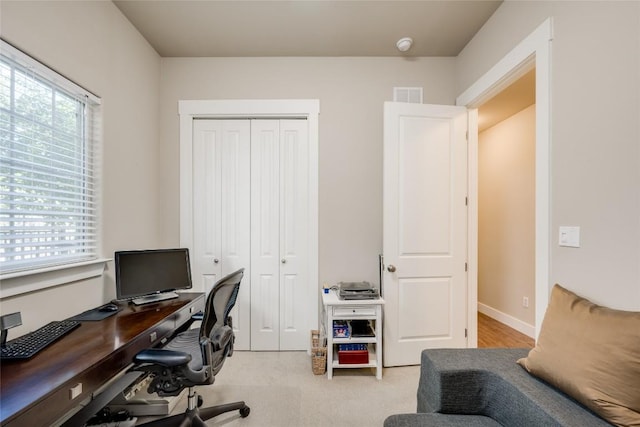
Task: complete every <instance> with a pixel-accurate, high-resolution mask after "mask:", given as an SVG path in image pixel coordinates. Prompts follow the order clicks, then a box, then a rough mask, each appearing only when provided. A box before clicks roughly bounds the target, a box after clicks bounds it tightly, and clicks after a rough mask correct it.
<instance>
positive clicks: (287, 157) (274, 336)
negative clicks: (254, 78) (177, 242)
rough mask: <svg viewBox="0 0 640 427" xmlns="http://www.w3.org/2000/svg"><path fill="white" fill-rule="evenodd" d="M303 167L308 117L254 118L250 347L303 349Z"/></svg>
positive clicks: (305, 198)
mask: <svg viewBox="0 0 640 427" xmlns="http://www.w3.org/2000/svg"><path fill="white" fill-rule="evenodd" d="M307 165H308V130H307V122H306V120H252V122H251V262H252V268H251V349H252V350H303V349H306V347H307V341H308V333H309V332H308V330H307V329H308V328H307V326H306V325H307V323H306V318H305V313H307V312H308V307H307V305H306V304H307V301H310V300H311V299H310V298H309V295H307V293H308V292H309V291H308V288H309V287H308V286H307V279H306V278H307V275H308V247H307V245H308V238H307V229H308V224H307V218H308V212H307V209H308V196H307V186H308V166H307Z"/></svg>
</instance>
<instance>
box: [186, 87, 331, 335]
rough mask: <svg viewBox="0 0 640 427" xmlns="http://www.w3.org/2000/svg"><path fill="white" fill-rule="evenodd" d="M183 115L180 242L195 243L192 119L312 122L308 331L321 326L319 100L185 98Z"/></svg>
mask: <svg viewBox="0 0 640 427" xmlns="http://www.w3.org/2000/svg"><path fill="white" fill-rule="evenodd" d="M178 114H179V116H180V245H181V246H183V247H192V246H193V221H192V218H193V198H192V196H193V173H192V165H193V145H192V143H193V120H195V119H201V118H210V119H223V118H227V119H228V118H245V119H246V118H304V119H306V120H307V122H308V125H309V165H308V166H309V184H308V185H309V187H308V188H309V193H308V195H309V209H308V212H309V218H308V224H309V239H308V245H309V246H308V252H307V253H308V254H309V270H308V271H309V287H312V289H313V292H310V295H312V299H311V301H309V302H308V305H307V307H305V310H307V312H308V316H309V317H308V325H309V330H311V329H317V327H318V293H319V292H320V291H319V289H320V288H319V286H318V116H319V114H320V101H319V100H317V99H275V100H268V99H265V100H262V99H261V100H239V99H238V100H236V99H234V100H183V101H178Z"/></svg>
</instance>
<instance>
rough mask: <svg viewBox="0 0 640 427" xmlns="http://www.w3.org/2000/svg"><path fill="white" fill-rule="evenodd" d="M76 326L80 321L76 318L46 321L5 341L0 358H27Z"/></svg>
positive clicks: (0, 348) (0, 351)
mask: <svg viewBox="0 0 640 427" xmlns="http://www.w3.org/2000/svg"><path fill="white" fill-rule="evenodd" d="M78 326H80V322H78V321H76V320H58V321H54V322H51V323H48V324H46V325H44V326H43V327H42V328H40V329H36V330H35V331H33V332H31V333H28V334H26V335H23V336H21V337H18V338H16V339H13V340H11V341H7V344H6V345H5V346H4V347H0V360H22V359H29V358H31V357H33V356H35V354H36V353H38V352H39V351H40V350H42V349H44V348H45V347H47V346H48V345H49V344H52V343H53V342H54V341H57V340H58V339H60V338H62V337H63V336H64V335H66V334H68V333H69V332H71V331H73V330H74V329H75V328H77V327H78Z"/></svg>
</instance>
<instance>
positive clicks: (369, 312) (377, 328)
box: [322, 290, 384, 380]
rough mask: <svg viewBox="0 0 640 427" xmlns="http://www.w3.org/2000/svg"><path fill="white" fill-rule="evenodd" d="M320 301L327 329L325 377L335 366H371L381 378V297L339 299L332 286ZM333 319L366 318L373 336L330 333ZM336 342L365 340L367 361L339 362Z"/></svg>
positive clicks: (345, 342)
mask: <svg viewBox="0 0 640 427" xmlns="http://www.w3.org/2000/svg"><path fill="white" fill-rule="evenodd" d="M322 304H323V305H324V312H325V313H324V314H325V316H324V318H325V322H326V323H325V331H326V333H327V377H328V378H329V379H331V378H332V377H333V370H334V369H336V368H375V369H376V378H377V379H379V380H380V379H382V306H383V305H384V300H383V299H382V298H378V299H367V300H342V299H340V298H339V297H338V294H337V293H336V291H334V290H330V291H329V292H328V293H323V294H322ZM334 320H369V321H370V322H371V326H372V329H373V331H374V336H373V337H349V338H334V337H333V321H334ZM338 344H367V347H368V350H369V362H368V363H357V364H354V363H340V362H339V360H338V347H337V346H338Z"/></svg>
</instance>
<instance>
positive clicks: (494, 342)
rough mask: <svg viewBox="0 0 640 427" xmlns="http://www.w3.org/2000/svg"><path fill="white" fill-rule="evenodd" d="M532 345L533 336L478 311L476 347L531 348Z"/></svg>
mask: <svg viewBox="0 0 640 427" xmlns="http://www.w3.org/2000/svg"><path fill="white" fill-rule="evenodd" d="M534 345H535V341H534V339H533V338H530V337H528V336H526V335H524V334H522V333H520V332H518V331H516V330H515V329H513V328H510V327H509V326H507V325H505V324H504V323H500V322H498V321H497V320H495V319H492V318H491V317H489V316H487V315H486V314H482V313H480V312H479V313H478V348H533V346H534Z"/></svg>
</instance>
